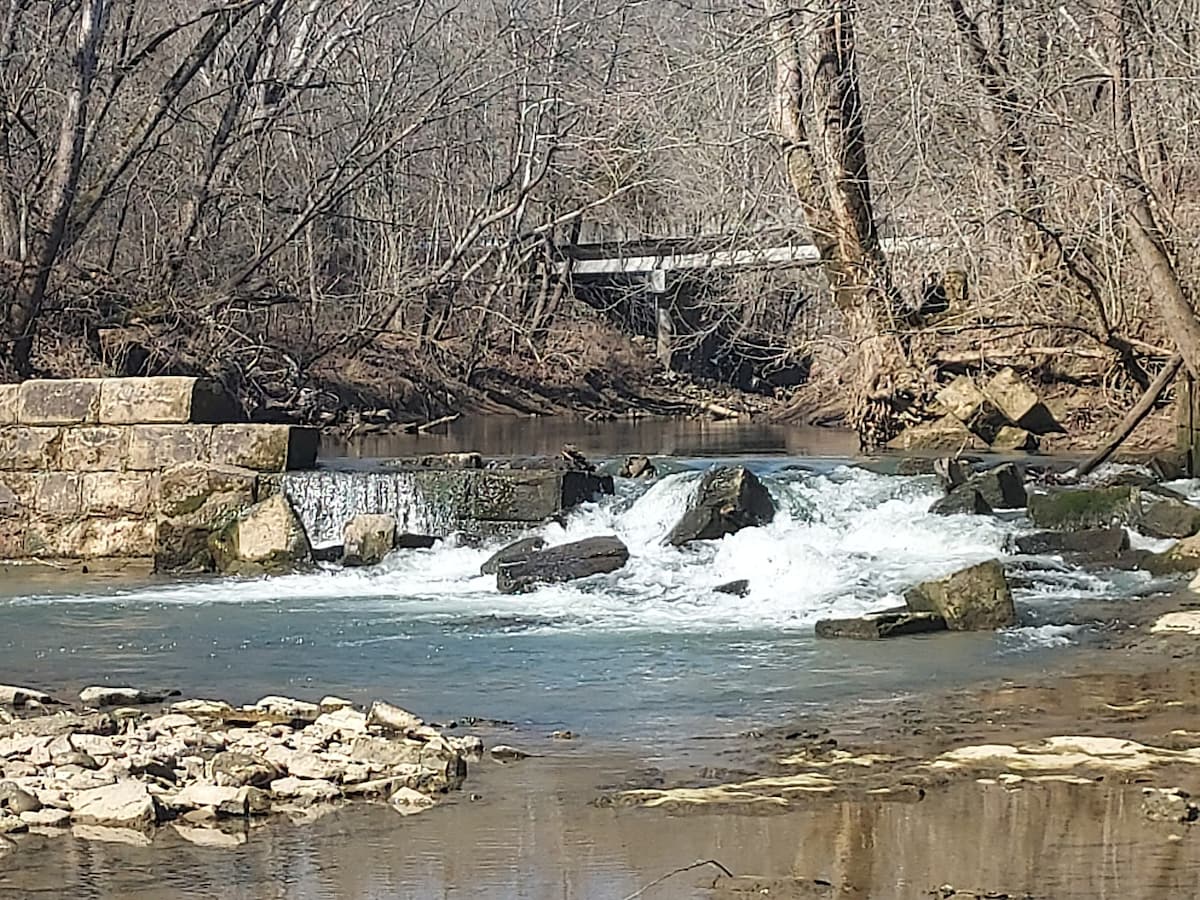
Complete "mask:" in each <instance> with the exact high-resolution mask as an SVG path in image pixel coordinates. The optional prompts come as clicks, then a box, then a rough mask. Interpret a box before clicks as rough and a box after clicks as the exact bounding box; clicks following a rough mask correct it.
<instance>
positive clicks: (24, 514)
mask: <svg viewBox="0 0 1200 900" xmlns="http://www.w3.org/2000/svg"><path fill="white" fill-rule="evenodd" d="M235 413H236V409H235V407H234V406H233V404H232V403H230V402H229V400H228V399H227V398H226V397H225V396H224V395H223V394H222V393H221V392H220V390H218V389H216V388H214V386H212V385H211V384H209V383H208V382H205V381H203V380H200V379H196V378H181V377H163V378H104V379H74V380H65V381H26V382H24V383H22V384H6V385H0V560H41V561H47V562H52V563H54V564H56V565H58V566H59V567H62V568H68V567H86V568H88V569H90V570H95V569H96V568H103V567H106V566H113V565H116V566H119V567H122V568H125V567H129V566H133V567H135V568H143V569H152V568H158V569H160V570H164V569H178V568H185V569H203V568H207V567H208V566H209V564H210V560H208V559H206V552H207V551H206V550H205V546H206V544H207V537H208V535H209V534H210V533H211V532H212V530H214V529H215V528H219V527H221V526H222V525H224V524H226V523H227V522H228V521H229V520H230V519H231V518H232V517H233V516H236V515H237V513H239V512H241V511H242V510H244V509H245V508H246V507H248V506H250V505H252V504H253V503H254V502H255V501H256V500H257V498H258V493H259V476H260V474H265V473H279V472H283V471H287V470H291V469H304V468H311V467H312V466H313V465H314V464H315V461H316V456H317V444H318V433H317V431H316V430H315V429H310V428H297V427H293V426H288V425H256V424H246V423H239V422H236V421H234V419H235Z"/></svg>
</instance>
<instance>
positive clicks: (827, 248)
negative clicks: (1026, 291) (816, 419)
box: [766, 0, 911, 447]
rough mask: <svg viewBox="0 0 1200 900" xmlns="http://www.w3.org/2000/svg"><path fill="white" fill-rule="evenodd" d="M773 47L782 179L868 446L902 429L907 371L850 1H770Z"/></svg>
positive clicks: (852, 414)
mask: <svg viewBox="0 0 1200 900" xmlns="http://www.w3.org/2000/svg"><path fill="white" fill-rule="evenodd" d="M766 9H767V14H768V16H769V18H770V29H771V42H772V49H773V52H774V55H775V74H776V79H775V110H774V112H775V121H776V128H777V129H778V131H779V134H780V137H781V138H782V139H783V142H784V152H785V154H786V160H787V171H788V179H789V181H790V182H791V185H792V188H793V189H794V190H795V191H796V194H797V196H798V197H799V200H800V204H801V207H802V209H803V212H804V219H805V223H806V224H807V226H808V228H809V231H810V232H811V233H812V239H813V243H814V244H815V245H816V246H817V248H818V250H819V251H820V254H821V259H822V261H823V263H824V267H825V272H826V275H827V278H828V280H829V285H830V288H831V290H832V291H833V296H834V300H835V302H836V303H837V306H838V308H839V310H841V313H842V317H843V321H844V323H845V326H846V330H847V336H848V337H849V339H850V341H851V346H853V347H854V348H855V349H854V351H853V352H852V353H851V356H850V359H849V360H848V367H847V372H846V374H845V376H844V379H845V380H847V381H849V383H850V384H849V386H850V389H851V403H850V410H849V420H850V424H851V425H852V426H853V427H854V429H855V430H856V431H857V432H858V435H859V440H860V443H862V445H863V446H864V447H874V446H878V445H881V444H884V443H886V442H887V441H888V440H890V439H891V438H892V437H894V436H895V434H896V433H897V432H898V431H899V430H900V423H899V416H898V414H899V412H900V410H901V409H902V407H903V406H904V405H905V404H906V402H907V401H908V400H910V399H911V393H909V389H910V388H911V384H910V383H909V382H911V376H910V373H908V365H907V358H906V354H905V352H904V348H903V346H902V345H901V343H900V340H899V338H898V337H897V335H896V328H895V323H896V319H897V314H898V311H899V310H898V307H899V298H898V295H897V293H896V290H895V287H894V286H893V284H892V278H891V271H890V269H889V266H888V262H887V258H886V257H885V255H884V253H883V249H882V246H881V244H880V240H879V232H878V229H877V228H876V224H875V215H874V208H873V205H872V202H871V178H870V171H869V168H868V164H867V143H866V134H865V130H864V126H863V105H862V97H861V94H860V92H859V84H858V70H857V63H856V57H855V37H854V16H855V11H856V3H855V0H821V2H817V3H812V4H808V5H805V6H804V7H802V8H800V9H797V10H792V9H791V8H789V7H788V6H787V5H786V4H785V2H784V0H768V2H767V6H766Z"/></svg>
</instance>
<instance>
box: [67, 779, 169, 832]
mask: <svg viewBox="0 0 1200 900" xmlns="http://www.w3.org/2000/svg"><path fill="white" fill-rule="evenodd" d="M71 806H72V807H73V809H74V812H73V813H72V815H71V819H72V821H74V822H76V823H78V824H80V825H111V826H113V827H115V828H133V829H137V830H139V831H145V830H147V829H149V828H151V827H152V826H153V825H155V824H156V823H157V821H158V803H157V801H155V799H154V797H153V796H152V795H151V794H150V792H149V791H148V790H147V789H146V785H144V784H142V783H141V782H140V781H121V782H118V783H117V784H112V785H109V786H107V787H98V788H92V789H91V790H86V791H80V792H79V793H78V794H76V795H75V796H74V797H73V798H72V799H71Z"/></svg>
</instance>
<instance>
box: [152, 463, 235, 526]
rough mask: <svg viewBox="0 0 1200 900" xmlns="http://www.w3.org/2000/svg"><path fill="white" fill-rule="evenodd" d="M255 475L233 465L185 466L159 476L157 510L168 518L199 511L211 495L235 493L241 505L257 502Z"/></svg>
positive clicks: (190, 464) (201, 464)
mask: <svg viewBox="0 0 1200 900" xmlns="http://www.w3.org/2000/svg"><path fill="white" fill-rule="evenodd" d="M257 482H258V475H257V474H256V473H254V472H252V471H250V470H249V469H239V468H237V467H236V466H218V465H206V464H203V463H185V464H183V465H181V466H174V467H172V468H170V469H167V470H166V471H164V472H163V473H162V475H161V476H160V477H159V479H158V503H157V505H158V508H159V510H160V511H161V512H162V513H163V514H164V515H167V516H183V515H188V514H189V513H194V512H197V511H198V510H200V509H201V508H202V507H203V506H204V505H205V503H206V502H208V500H209V499H210V498H211V497H212V496H213V495H214V494H234V495H236V496H237V497H238V498H239V499H240V500H241V502H242V503H243V505H244V506H252V505H253V504H254V502H255V500H256V499H257V497H256V485H257Z"/></svg>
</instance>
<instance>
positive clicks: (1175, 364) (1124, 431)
mask: <svg viewBox="0 0 1200 900" xmlns="http://www.w3.org/2000/svg"><path fill="white" fill-rule="evenodd" d="M1182 365H1183V357H1182V356H1180V355H1179V354H1178V353H1177V354H1175V355H1174V356H1172V357H1171V359H1170V360H1168V362H1167V364H1166V366H1164V367H1163V370H1162V371H1161V372H1159V373H1158V377H1157V378H1155V379H1154V381H1152V382H1151V383H1150V387H1148V388H1146V391H1145V393H1144V394H1142V396H1141V399H1139V400H1138V402H1137V403H1136V404H1135V405H1134V407H1133V409H1131V410H1130V411H1129V413H1128V414H1127V415H1126V416H1125V418H1124V419H1122V420H1121V424H1120V425H1118V426H1117V428H1116V430H1115V431H1114V432H1113V433H1112V435H1111V436H1110V437H1109V439H1108V440H1107V441H1105V442H1104V444H1103V445H1102V446H1101V447H1100V449H1098V450H1097V451H1096V452H1095V453H1094V454H1092V456H1091V457H1090V458H1089V459H1088V460H1086V461H1085V462H1084V463H1083V464H1082V465H1081V466H1080V467H1079V468H1078V469H1077V470H1076V475H1077V476H1078V477H1080V478H1083V477H1084V476H1085V475H1087V474H1088V473H1089V472H1092V471H1094V470H1095V469H1096V467H1097V466H1099V465H1100V464H1101V463H1103V462H1104V461H1105V460H1106V459H1108V458H1109V457H1110V456H1112V454H1113V451H1115V450H1116V449H1117V448H1118V447H1120V446H1121V444H1122V443H1124V441H1125V439H1126V438H1128V437H1129V435H1131V434H1133V430H1134V429H1135V428H1137V427H1138V425H1139V424H1140V423H1141V421H1142V419H1144V418H1146V416H1148V415H1149V414H1150V410H1152V409H1153V408H1154V404H1155V403H1157V402H1158V398H1159V397H1161V396H1162V394H1163V392H1164V391H1165V390H1166V389H1167V388H1168V387H1170V386H1171V382H1172V381H1174V380H1175V376H1176V375H1178V374H1179V369H1180V367H1181V366H1182Z"/></svg>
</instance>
